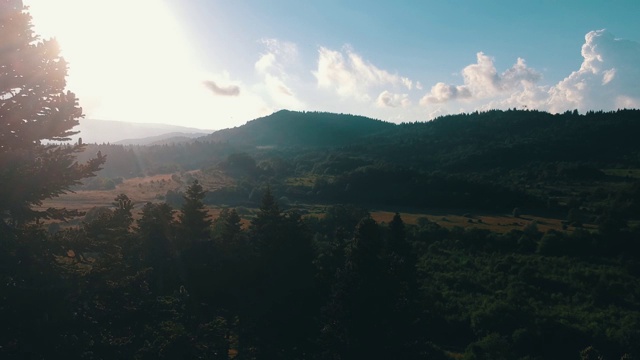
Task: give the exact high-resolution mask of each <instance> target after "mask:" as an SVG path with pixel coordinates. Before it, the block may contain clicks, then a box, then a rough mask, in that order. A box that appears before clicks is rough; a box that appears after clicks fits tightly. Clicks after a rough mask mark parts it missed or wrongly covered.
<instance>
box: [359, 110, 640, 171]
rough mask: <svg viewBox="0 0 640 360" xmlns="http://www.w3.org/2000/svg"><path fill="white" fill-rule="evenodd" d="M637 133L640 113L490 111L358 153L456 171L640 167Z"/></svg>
mask: <svg viewBox="0 0 640 360" xmlns="http://www.w3.org/2000/svg"><path fill="white" fill-rule="evenodd" d="M638 134H640V110H619V111H615V112H601V111H600V112H588V113H586V114H583V115H580V114H578V113H577V112H576V111H574V112H566V113H564V114H555V115H554V114H549V113H547V112H541V111H521V110H507V111H501V110H491V111H488V112H482V113H478V112H476V113H472V114H459V115H449V116H444V117H440V118H437V119H435V120H433V121H430V122H416V123H409V124H402V125H401V126H397V127H395V128H393V129H391V130H390V131H389V132H387V133H385V134H384V136H374V137H372V138H370V139H369V141H368V143H366V144H364V143H363V144H359V145H358V146H354V147H353V149H354V150H355V151H358V152H363V153H368V154H370V155H371V156H375V157H378V158H382V159H389V160H391V159H393V162H394V163H396V164H407V165H411V166H414V167H416V166H419V167H429V168H431V169H433V168H438V169H442V170H447V171H455V172H468V171H483V170H488V169H491V168H496V167H499V168H507V169H508V168H513V167H520V166H522V165H526V164H527V163H531V162H538V163H544V162H558V161H566V162H582V163H591V164H593V165H594V166H597V167H603V166H612V165H616V164H618V165H625V166H638V165H640V156H639V155H640V141H638Z"/></svg>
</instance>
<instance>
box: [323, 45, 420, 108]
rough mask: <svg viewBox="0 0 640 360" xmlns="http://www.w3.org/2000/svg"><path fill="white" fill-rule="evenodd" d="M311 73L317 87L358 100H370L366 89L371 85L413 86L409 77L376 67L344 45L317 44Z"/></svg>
mask: <svg viewBox="0 0 640 360" xmlns="http://www.w3.org/2000/svg"><path fill="white" fill-rule="evenodd" d="M313 75H314V76H315V77H316V79H317V84H318V87H320V88H325V89H332V90H334V91H335V92H336V93H337V94H339V95H340V96H342V97H353V98H356V99H357V100H360V101H370V100H371V94H370V91H371V90H372V88H375V87H379V86H384V85H393V86H403V87H405V88H407V89H409V90H410V89H411V88H412V87H413V82H412V81H411V80H410V79H408V78H405V77H400V76H398V75H395V74H391V73H389V72H388V71H386V70H382V69H379V68H378V67H376V66H375V65H373V64H371V63H369V62H368V61H366V60H364V59H363V58H362V56H360V55H358V54H356V53H355V52H353V51H352V50H351V49H350V48H348V47H346V48H345V51H344V53H342V52H339V51H335V50H330V49H327V48H325V47H320V49H319V50H318V69H317V70H316V71H314V72H313Z"/></svg>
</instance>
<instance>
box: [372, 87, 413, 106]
mask: <svg viewBox="0 0 640 360" xmlns="http://www.w3.org/2000/svg"><path fill="white" fill-rule="evenodd" d="M376 105H377V106H378V107H392V108H395V107H403V108H405V107H408V106H410V105H411V100H409V95H408V94H394V93H392V92H389V91H387V90H385V91H383V92H381V93H380V95H378V98H377V99H376Z"/></svg>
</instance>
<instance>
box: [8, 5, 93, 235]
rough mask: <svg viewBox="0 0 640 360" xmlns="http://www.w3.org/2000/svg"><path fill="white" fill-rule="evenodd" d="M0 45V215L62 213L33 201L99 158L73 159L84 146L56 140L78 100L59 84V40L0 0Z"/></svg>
mask: <svg viewBox="0 0 640 360" xmlns="http://www.w3.org/2000/svg"><path fill="white" fill-rule="evenodd" d="M0 45H1V49H2V51H0V183H1V184H2V188H0V218H1V219H2V222H3V223H4V224H8V225H14V226H15V225H18V224H21V223H24V222H27V221H30V220H33V219H36V218H48V217H49V218H50V217H53V218H64V217H65V216H67V215H69V214H70V212H68V211H64V210H56V209H47V210H38V209H37V208H36V207H37V206H39V205H41V204H42V201H43V200H45V199H47V198H51V197H55V196H58V195H60V194H62V193H64V192H66V191H68V190H69V189H70V187H71V186H73V185H76V184H78V183H79V181H80V180H81V179H83V178H86V177H89V176H93V175H94V173H95V172H96V171H98V170H99V169H100V166H101V165H102V164H103V163H104V161H105V158H104V157H103V156H97V157H95V158H92V159H90V160H89V161H87V162H86V163H84V164H79V163H77V162H76V161H75V155H76V154H77V153H79V152H80V151H82V150H83V149H84V146H83V145H82V144H79V143H78V144H75V145H63V144H60V143H59V142H60V141H66V140H69V139H70V136H71V135H74V134H75V133H76V132H74V131H73V127H74V126H76V125H78V119H80V118H81V117H82V108H81V107H80V106H79V105H78V99H77V98H76V96H75V94H74V93H72V92H70V91H65V87H66V76H67V62H66V61H65V60H64V59H63V58H62V57H61V56H60V49H59V47H58V43H57V42H56V41H55V40H54V39H51V40H42V39H40V38H39V37H38V36H37V35H36V34H35V33H34V32H33V30H32V24H31V16H30V15H29V13H28V12H27V11H26V8H25V7H24V6H23V5H22V1H10V0H4V1H2V2H0ZM56 142H57V144H56Z"/></svg>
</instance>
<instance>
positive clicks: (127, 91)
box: [24, 0, 215, 127]
mask: <svg viewBox="0 0 640 360" xmlns="http://www.w3.org/2000/svg"><path fill="white" fill-rule="evenodd" d="M24 3H25V5H27V6H29V12H30V13H31V15H32V17H33V23H34V30H35V31H36V33H38V34H40V35H42V37H43V38H49V37H55V38H56V39H57V40H58V42H59V43H60V47H61V51H62V55H63V56H64V57H65V59H66V60H67V61H68V62H69V77H68V82H67V85H68V86H67V88H68V89H70V90H71V91H74V92H75V93H76V94H77V95H78V97H79V98H80V104H81V106H82V107H83V110H84V113H85V114H86V116H87V117H88V118H100V119H111V120H123V121H136V122H156V123H172V124H182V125H185V126H196V124H204V123H203V122H198V121H199V119H201V120H200V121H206V119H207V118H211V117H214V116H215V109H212V106H211V105H209V104H208V101H207V99H208V98H209V97H210V94H208V92H207V90H206V89H205V88H204V87H203V85H202V82H203V80H205V79H204V78H203V71H201V68H202V67H201V66H200V64H199V61H198V59H197V58H196V57H195V56H194V55H193V54H194V52H193V51H192V44H191V42H190V41H189V38H188V37H187V36H186V35H185V32H184V31H183V29H182V27H181V26H180V24H179V22H178V21H177V20H176V18H175V16H174V15H173V13H172V11H171V9H170V8H169V6H168V5H167V4H166V3H165V2H163V1H162V0H135V1H133V0H109V1H106V0H104V1H103V0H56V1H51V0H29V1H28V0H25V1H24ZM201 127H202V126H201Z"/></svg>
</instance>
